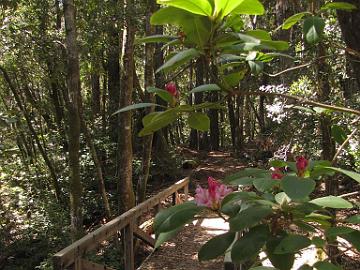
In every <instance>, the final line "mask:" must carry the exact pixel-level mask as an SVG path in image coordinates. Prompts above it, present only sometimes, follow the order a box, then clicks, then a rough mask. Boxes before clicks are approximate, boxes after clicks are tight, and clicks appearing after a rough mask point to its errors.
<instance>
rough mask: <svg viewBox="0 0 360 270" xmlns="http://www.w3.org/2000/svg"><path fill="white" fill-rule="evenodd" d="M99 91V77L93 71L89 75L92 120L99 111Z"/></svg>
mask: <svg viewBox="0 0 360 270" xmlns="http://www.w3.org/2000/svg"><path fill="white" fill-rule="evenodd" d="M100 102H101V90H100V75H99V74H98V73H97V72H96V71H94V72H93V73H92V74H91V111H92V118H96V117H97V116H98V115H99V114H100V111H101V106H100Z"/></svg>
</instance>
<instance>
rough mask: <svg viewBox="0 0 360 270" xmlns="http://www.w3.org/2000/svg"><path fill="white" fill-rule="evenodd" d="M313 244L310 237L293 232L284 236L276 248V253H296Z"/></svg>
mask: <svg viewBox="0 0 360 270" xmlns="http://www.w3.org/2000/svg"><path fill="white" fill-rule="evenodd" d="M310 245H311V241H310V239H309V238H307V237H305V236H302V235H297V234H292V235H288V236H286V237H284V239H282V240H281V241H280V243H279V244H278V245H277V247H276V248H275V250H274V254H285V253H295V252H297V251H300V250H302V249H303V248H306V247H308V246H310Z"/></svg>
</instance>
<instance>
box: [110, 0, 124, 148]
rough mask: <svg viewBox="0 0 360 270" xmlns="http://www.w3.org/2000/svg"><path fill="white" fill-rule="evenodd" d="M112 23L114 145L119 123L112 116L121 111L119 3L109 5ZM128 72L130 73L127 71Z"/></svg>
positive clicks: (111, 131)
mask: <svg viewBox="0 0 360 270" xmlns="http://www.w3.org/2000/svg"><path fill="white" fill-rule="evenodd" d="M109 4H110V5H111V6H110V7H109V10H110V23H109V25H108V42H109V47H108V52H107V78H108V93H109V109H108V115H109V116H110V118H109V135H110V139H111V141H112V142H113V143H117V136H118V121H117V117H116V116H111V115H112V114H113V113H114V112H115V111H117V110H118V109H119V102H120V34H119V33H120V27H119V24H120V19H119V18H118V14H119V12H117V11H118V10H119V8H118V6H119V1H118V0H111V1H110V3H109ZM127 72H128V71H127Z"/></svg>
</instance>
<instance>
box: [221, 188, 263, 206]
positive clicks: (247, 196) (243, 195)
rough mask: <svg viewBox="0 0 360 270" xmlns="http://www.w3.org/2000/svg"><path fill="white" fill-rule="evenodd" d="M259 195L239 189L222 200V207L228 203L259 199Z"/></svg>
mask: <svg viewBox="0 0 360 270" xmlns="http://www.w3.org/2000/svg"><path fill="white" fill-rule="evenodd" d="M258 198H259V197H258V196H257V195H256V193H254V192H245V191H237V192H232V193H230V194H228V195H227V196H226V197H225V198H224V199H223V200H222V201H221V207H223V206H226V205H227V204H231V203H234V202H239V201H242V200H244V201H248V200H254V199H258Z"/></svg>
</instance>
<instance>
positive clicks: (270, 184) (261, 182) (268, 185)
mask: <svg viewBox="0 0 360 270" xmlns="http://www.w3.org/2000/svg"><path fill="white" fill-rule="evenodd" d="M253 184H254V186H255V188H256V189H257V190H258V191H260V192H266V191H270V190H272V189H273V188H274V187H276V186H280V181H279V180H273V179H269V178H257V179H255V180H254V181H253Z"/></svg>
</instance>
